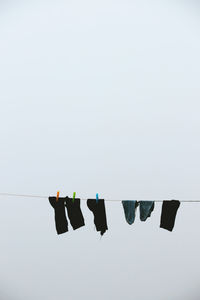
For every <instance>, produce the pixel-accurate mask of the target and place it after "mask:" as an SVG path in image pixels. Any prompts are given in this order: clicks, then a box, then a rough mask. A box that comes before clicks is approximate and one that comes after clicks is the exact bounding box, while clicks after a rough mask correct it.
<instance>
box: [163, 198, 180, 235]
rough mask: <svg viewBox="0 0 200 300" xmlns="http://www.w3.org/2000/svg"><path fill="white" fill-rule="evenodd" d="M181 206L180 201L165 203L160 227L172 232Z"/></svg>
mask: <svg viewBox="0 0 200 300" xmlns="http://www.w3.org/2000/svg"><path fill="white" fill-rule="evenodd" d="M179 206H180V202H179V201H178V200H171V201H163V205H162V213H161V220H160V227H161V228H164V229H167V230H169V231H172V230H173V228H174V224H175V219H176V214H177V210H178V208H179Z"/></svg>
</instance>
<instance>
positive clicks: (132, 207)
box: [122, 200, 139, 225]
mask: <svg viewBox="0 0 200 300" xmlns="http://www.w3.org/2000/svg"><path fill="white" fill-rule="evenodd" d="M122 205H123V208H124V214H125V218H126V221H127V223H128V224H129V225H131V224H133V223H134V221H135V214H136V209H137V207H138V205H139V204H138V202H137V201H134V200H131V201H128V200H123V201H122Z"/></svg>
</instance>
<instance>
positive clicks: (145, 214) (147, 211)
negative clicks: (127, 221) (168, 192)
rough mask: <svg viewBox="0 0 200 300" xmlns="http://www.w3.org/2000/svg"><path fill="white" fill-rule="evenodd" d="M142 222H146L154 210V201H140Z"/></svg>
mask: <svg viewBox="0 0 200 300" xmlns="http://www.w3.org/2000/svg"><path fill="white" fill-rule="evenodd" d="M139 203H140V220H141V221H146V219H147V218H149V217H150V216H151V213H152V211H153V210H154V201H140V202H139Z"/></svg>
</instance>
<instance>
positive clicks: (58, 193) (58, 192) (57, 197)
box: [56, 191, 60, 201]
mask: <svg viewBox="0 0 200 300" xmlns="http://www.w3.org/2000/svg"><path fill="white" fill-rule="evenodd" d="M59 195H60V191H57V196H56V201H58V199H59Z"/></svg>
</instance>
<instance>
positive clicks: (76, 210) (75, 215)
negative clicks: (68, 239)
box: [65, 197, 85, 230]
mask: <svg viewBox="0 0 200 300" xmlns="http://www.w3.org/2000/svg"><path fill="white" fill-rule="evenodd" d="M65 206H66V207H67V214H68V217H69V220H70V223H71V225H72V227H73V229H74V230H75V229H78V228H80V227H82V226H84V225H85V223H84V218H83V214H82V212H81V208H80V199H79V198H75V199H74V202H73V199H72V198H68V197H66V198H65Z"/></svg>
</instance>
